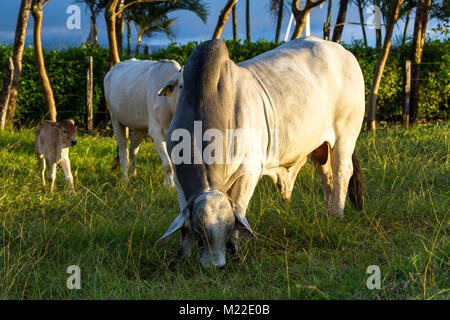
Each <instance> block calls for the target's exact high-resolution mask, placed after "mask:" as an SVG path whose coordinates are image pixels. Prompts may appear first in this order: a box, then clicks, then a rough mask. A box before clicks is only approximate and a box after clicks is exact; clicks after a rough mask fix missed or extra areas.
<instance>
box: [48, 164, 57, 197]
mask: <svg viewBox="0 0 450 320" xmlns="http://www.w3.org/2000/svg"><path fill="white" fill-rule="evenodd" d="M47 171H48V172H47V176H48V181H49V182H50V193H53V190H54V188H55V179H56V163H55V162H50V161H47Z"/></svg>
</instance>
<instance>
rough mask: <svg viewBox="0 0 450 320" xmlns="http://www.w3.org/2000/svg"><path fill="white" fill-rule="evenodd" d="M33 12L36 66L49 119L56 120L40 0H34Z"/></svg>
mask: <svg viewBox="0 0 450 320" xmlns="http://www.w3.org/2000/svg"><path fill="white" fill-rule="evenodd" d="M31 14H32V16H33V20H34V28H33V40H34V54H35V58H36V66H37V69H38V76H39V81H40V83H41V87H42V93H43V94H44V97H45V101H46V104H47V112H48V115H47V116H48V119H50V120H52V121H56V106H55V99H54V97H53V91H52V87H51V86H50V81H49V80H48V76H47V71H46V70H45V63H44V55H43V54H42V40H41V28H42V16H43V12H42V5H41V4H40V0H33V7H32V9H31Z"/></svg>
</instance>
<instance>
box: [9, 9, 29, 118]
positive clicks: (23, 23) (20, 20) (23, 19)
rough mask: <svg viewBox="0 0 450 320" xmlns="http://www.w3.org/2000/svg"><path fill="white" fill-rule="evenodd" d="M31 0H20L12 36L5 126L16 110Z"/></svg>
mask: <svg viewBox="0 0 450 320" xmlns="http://www.w3.org/2000/svg"><path fill="white" fill-rule="evenodd" d="M30 10H31V0H22V1H21V3H20V9H19V15H18V17H17V24H16V34H15V36H14V49H13V55H12V58H13V63H14V74H13V81H12V85H11V90H10V94H9V107H8V110H7V114H6V121H5V125H6V126H12V123H13V119H14V113H15V110H16V102H17V93H18V90H19V84H20V74H21V71H22V55H23V47H24V44H25V35H26V32H27V24H28V18H29V16H30Z"/></svg>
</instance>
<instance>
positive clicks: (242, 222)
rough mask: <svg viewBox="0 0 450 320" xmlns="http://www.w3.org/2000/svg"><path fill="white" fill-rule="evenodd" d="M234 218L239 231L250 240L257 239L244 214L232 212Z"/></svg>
mask: <svg viewBox="0 0 450 320" xmlns="http://www.w3.org/2000/svg"><path fill="white" fill-rule="evenodd" d="M234 216H235V218H236V227H237V229H238V230H239V232H240V233H241V234H242V235H243V236H244V237H245V238H246V239H251V240H258V237H257V236H256V235H255V234H254V233H253V231H252V228H250V224H249V223H248V221H247V219H246V218H245V216H244V215H240V214H236V213H235V214H234Z"/></svg>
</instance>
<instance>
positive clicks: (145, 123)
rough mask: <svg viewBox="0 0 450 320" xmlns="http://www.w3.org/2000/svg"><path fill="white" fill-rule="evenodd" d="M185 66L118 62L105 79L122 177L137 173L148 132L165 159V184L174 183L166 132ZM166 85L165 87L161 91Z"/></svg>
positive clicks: (130, 61) (166, 63)
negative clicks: (137, 164)
mask: <svg viewBox="0 0 450 320" xmlns="http://www.w3.org/2000/svg"><path fill="white" fill-rule="evenodd" d="M181 71H182V69H181V67H180V65H179V64H178V62H176V61H173V60H161V61H158V62H156V61H150V60H143V61H141V60H136V59H131V60H127V61H124V62H119V63H117V64H116V65H115V66H114V68H113V69H112V70H110V71H109V72H108V73H107V74H106V76H105V79H104V82H103V85H104V88H105V98H106V102H107V103H108V105H109V112H110V115H111V122H112V126H113V129H114V135H115V137H116V141H117V147H118V151H119V158H120V165H121V166H122V172H123V179H124V181H128V174H127V167H128V154H130V158H131V164H130V176H131V177H133V176H135V175H136V155H137V153H138V151H139V144H140V143H141V142H142V140H143V139H144V138H145V135H146V134H147V133H148V134H149V135H150V136H151V137H152V139H153V142H154V143H155V147H156V150H157V152H158V154H159V156H160V158H161V160H162V166H163V169H164V179H165V184H166V185H168V186H172V185H173V169H172V164H171V162H170V158H169V156H168V154H167V149H166V134H167V129H168V128H169V125H170V122H171V120H172V117H173V115H174V113H175V109H176V106H177V102H178V97H179V94H180V91H181V90H180V89H181V88H182V86H183V80H182V79H183V76H182V72H181ZM161 88H164V90H160V89H161ZM125 127H128V128H129V129H130V132H131V134H130V150H129V151H128V149H127V140H126V137H125Z"/></svg>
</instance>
